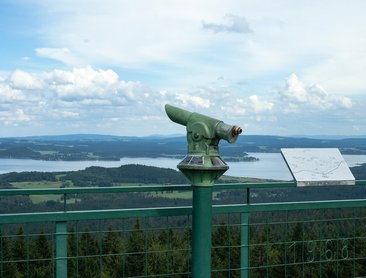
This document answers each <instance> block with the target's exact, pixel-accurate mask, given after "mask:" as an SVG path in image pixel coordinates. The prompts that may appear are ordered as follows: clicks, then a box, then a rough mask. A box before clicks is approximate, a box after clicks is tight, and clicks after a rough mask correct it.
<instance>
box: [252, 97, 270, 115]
mask: <svg viewBox="0 0 366 278" xmlns="http://www.w3.org/2000/svg"><path fill="white" fill-rule="evenodd" d="M249 102H250V105H251V106H252V108H253V110H254V111H255V112H256V113H260V112H264V111H270V110H272V108H273V106H274V104H273V103H272V102H269V101H264V100H260V99H259V97H258V96H257V95H252V96H250V97H249Z"/></svg>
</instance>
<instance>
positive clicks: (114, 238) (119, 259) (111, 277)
mask: <svg viewBox="0 0 366 278" xmlns="http://www.w3.org/2000/svg"><path fill="white" fill-rule="evenodd" d="M124 245H125V244H124V240H123V238H122V236H121V234H120V233H119V232H116V231H112V229H111V228H109V229H108V232H106V234H105V236H104V239H103V243H102V250H103V254H104V255H106V256H104V257H103V274H104V276H105V277H108V278H117V277H123V274H124V273H123V271H124V263H125V261H124V260H125V254H124V249H125V246H124Z"/></svg>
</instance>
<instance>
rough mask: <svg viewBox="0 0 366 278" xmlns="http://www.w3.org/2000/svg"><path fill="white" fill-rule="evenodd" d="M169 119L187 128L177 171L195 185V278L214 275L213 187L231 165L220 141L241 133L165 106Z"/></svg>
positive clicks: (193, 235)
mask: <svg viewBox="0 0 366 278" xmlns="http://www.w3.org/2000/svg"><path fill="white" fill-rule="evenodd" d="M165 111H166V113H167V115H168V117H169V118H170V119H171V120H172V121H173V122H175V123H178V124H181V125H184V126H186V127H187V142H188V154H187V156H186V157H185V158H184V159H183V160H182V161H181V162H180V163H179V164H178V166H177V167H178V169H179V170H180V171H181V172H182V173H183V174H184V175H185V176H186V177H187V178H188V179H189V180H190V181H191V183H192V185H193V212H192V214H193V216H192V233H193V234H192V276H193V278H201V277H210V276H211V247H212V246H211V244H212V243H211V230H212V187H213V184H214V182H215V181H216V180H217V179H218V178H219V177H220V176H221V175H222V174H224V173H225V171H226V170H227V169H229V166H228V165H227V164H226V163H225V162H224V161H223V160H222V159H221V158H220V155H219V147H218V144H219V142H220V140H221V139H224V140H226V141H228V142H229V143H234V142H235V141H236V139H237V137H238V136H239V134H240V133H241V132H242V130H241V128H240V127H238V126H230V125H227V124H225V123H224V122H223V121H220V120H217V119H214V118H211V117H208V116H205V115H202V114H198V113H192V112H189V111H186V110H183V109H181V108H178V107H174V106H172V105H169V104H167V105H165Z"/></svg>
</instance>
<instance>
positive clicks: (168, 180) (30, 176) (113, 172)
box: [0, 164, 187, 187]
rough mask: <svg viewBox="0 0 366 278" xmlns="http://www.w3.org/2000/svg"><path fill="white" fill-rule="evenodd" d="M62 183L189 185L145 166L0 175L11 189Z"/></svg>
mask: <svg viewBox="0 0 366 278" xmlns="http://www.w3.org/2000/svg"><path fill="white" fill-rule="evenodd" d="M37 181H49V182H57V181H58V182H63V183H64V185H66V186H67V185H68V184H72V185H74V186H101V187H103V186H113V185H118V184H126V183H141V184H186V183H187V180H186V178H185V177H184V176H183V174H181V173H180V172H178V171H176V170H173V169H168V168H158V167H153V166H145V165H135V164H130V165H122V166H120V167H117V168H103V167H96V166H92V167H88V168H86V169H85V170H79V171H71V172H63V173H60V172H54V173H47V172H21V173H14V172H13V173H7V174H2V175H0V185H2V187H9V186H11V183H17V182H37Z"/></svg>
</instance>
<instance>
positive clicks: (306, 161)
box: [281, 148, 355, 186]
mask: <svg viewBox="0 0 366 278" xmlns="http://www.w3.org/2000/svg"><path fill="white" fill-rule="evenodd" d="M281 153H282V156H283V158H284V159H285V161H286V163H287V166H288V168H289V169H290V171H291V174H292V176H293V177H294V179H295V180H296V181H297V186H324V185H354V184H355V178H354V176H353V175H352V172H351V170H350V169H349V168H348V165H347V163H346V161H345V160H344V158H343V157H342V155H341V153H340V151H339V150H338V149H333V148H332V149H323V148H314V149H313V148H308V149H307V148H305V149H299V148H294V149H281Z"/></svg>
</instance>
